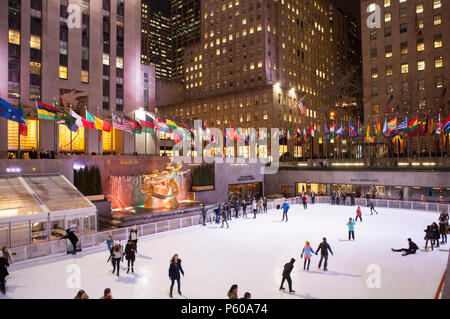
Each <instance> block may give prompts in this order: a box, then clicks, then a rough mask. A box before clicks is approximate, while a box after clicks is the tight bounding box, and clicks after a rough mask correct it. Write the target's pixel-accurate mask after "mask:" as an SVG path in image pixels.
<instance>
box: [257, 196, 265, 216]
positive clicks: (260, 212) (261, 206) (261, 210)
mask: <svg viewBox="0 0 450 319" xmlns="http://www.w3.org/2000/svg"><path fill="white" fill-rule="evenodd" d="M263 213H264V203H263V199H262V197H261V198H260V199H259V201H258V214H263Z"/></svg>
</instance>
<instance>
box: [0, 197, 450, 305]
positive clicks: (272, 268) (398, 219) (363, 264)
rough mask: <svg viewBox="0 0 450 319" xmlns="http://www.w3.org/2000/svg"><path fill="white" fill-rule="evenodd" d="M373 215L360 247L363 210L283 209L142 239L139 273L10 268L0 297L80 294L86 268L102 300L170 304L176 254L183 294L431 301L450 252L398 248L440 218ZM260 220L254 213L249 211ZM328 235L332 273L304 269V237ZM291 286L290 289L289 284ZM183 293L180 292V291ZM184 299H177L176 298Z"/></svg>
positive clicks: (103, 267)
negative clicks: (373, 275) (288, 274)
mask: <svg viewBox="0 0 450 319" xmlns="http://www.w3.org/2000/svg"><path fill="white" fill-rule="evenodd" d="M377 209H378V211H379V213H380V214H379V215H373V216H370V214H369V212H368V209H367V208H365V207H362V210H363V223H359V222H358V223H357V225H356V228H355V235H356V241H352V242H349V241H346V238H347V226H346V223H347V220H348V218H349V217H355V207H350V206H330V205H325V204H316V205H314V206H313V205H309V208H308V210H307V211H304V210H303V208H302V207H300V206H299V205H294V206H292V207H291V210H290V211H289V222H288V223H285V222H283V223H281V222H280V220H281V210H278V211H276V210H273V211H271V212H269V214H267V215H258V216H257V219H256V220H253V219H251V218H249V219H242V218H240V219H238V220H234V218H233V221H231V222H229V223H230V228H229V229H225V228H224V229H221V228H220V227H218V226H217V225H215V224H208V225H207V226H206V227H202V226H195V227H192V228H189V229H185V230H181V231H175V232H171V233H166V234H165V235H163V236H159V237H157V238H154V237H153V238H151V237H150V238H148V239H145V240H144V239H142V240H140V241H139V243H138V251H139V254H138V255H137V260H136V264H135V274H134V275H133V274H126V271H124V267H125V264H122V269H121V274H120V277H119V278H117V277H116V276H115V275H112V274H111V269H112V267H111V265H110V264H107V263H106V259H107V257H108V253H107V252H106V244H105V250H104V251H101V252H91V253H89V252H83V253H79V254H77V255H76V256H75V257H72V256H67V257H64V258H61V257H60V258H56V259H53V260H52V259H50V260H49V261H48V262H47V263H45V264H40V265H36V266H31V267H27V268H22V269H17V270H11V271H10V273H11V276H10V277H9V278H8V279H7V296H6V297H3V296H0V299H2V298H36V299H37V298H73V297H74V295H75V294H76V292H77V291H78V289H77V288H67V284H66V281H67V278H68V276H69V275H70V274H69V273H68V272H67V268H68V266H69V265H71V264H78V265H79V266H80V269H81V288H82V289H84V290H85V291H86V292H87V293H88V295H89V296H90V298H99V297H100V296H101V295H102V292H103V289H104V288H106V287H109V288H111V289H112V294H113V297H114V298H168V293H169V284H170V282H169V278H168V266H169V259H170V258H171V256H172V255H173V254H174V253H178V254H179V255H180V258H181V259H182V261H183V263H182V265H183V268H184V270H185V273H186V277H184V278H182V281H181V286H182V287H181V288H182V289H181V290H182V292H183V294H184V298H189V299H195V298H226V294H227V291H228V289H229V287H230V286H231V285H232V284H235V283H236V284H238V285H239V293H238V295H239V297H241V296H242V295H243V294H244V292H246V291H249V292H251V293H252V297H253V298H271V299H272V298H274V299H276V298H320V299H321V298H433V296H434V294H435V292H436V289H437V287H438V285H439V281H440V279H441V277H442V275H443V272H444V269H445V267H446V262H447V259H448V246H443V247H442V246H441V250H439V249H435V250H434V251H433V252H431V251H428V252H424V251H418V253H417V254H416V255H411V256H406V257H402V256H401V253H393V252H391V248H392V247H394V248H402V247H407V242H406V238H408V237H411V238H412V239H413V241H415V242H416V243H417V245H418V246H419V247H420V248H421V249H422V250H423V247H424V241H423V237H424V232H423V230H424V229H425V226H426V225H428V224H431V223H432V222H433V221H436V220H437V218H438V215H437V214H434V213H427V212H420V211H408V210H400V209H383V208H377ZM248 216H249V217H252V215H250V214H249V215H248ZM323 236H326V237H327V238H328V242H329V244H330V246H331V248H332V250H333V252H334V256H331V255H330V257H329V265H328V269H329V271H328V272H323V271H318V270H317V264H318V261H319V256H313V258H312V261H311V271H310V272H304V271H303V259H300V252H301V249H302V248H303V246H304V244H305V241H306V240H308V241H310V242H311V243H312V248H313V249H314V250H315V249H316V248H317V246H318V244H319V242H320V240H321V238H322V237H323ZM291 257H294V258H296V259H297V262H296V263H295V267H294V270H293V272H292V279H293V288H294V289H295V290H296V293H295V294H293V295H289V294H286V293H283V292H279V291H278V288H279V285H280V280H281V272H282V269H283V265H284V264H285V263H286V262H288V261H289V259H290V258H291ZM372 264H375V265H378V266H379V267H380V270H381V277H380V278H381V287H380V288H368V286H367V284H366V282H367V280H368V277H369V275H370V273H368V272H367V267H368V266H369V265H372ZM285 287H286V288H287V284H285ZM174 292H176V289H174ZM174 297H175V298H179V297H178V294H176V293H175V294H174Z"/></svg>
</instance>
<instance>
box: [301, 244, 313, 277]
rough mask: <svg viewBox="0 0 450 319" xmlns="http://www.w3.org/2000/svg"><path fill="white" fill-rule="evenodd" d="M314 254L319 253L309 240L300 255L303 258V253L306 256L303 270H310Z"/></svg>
mask: <svg viewBox="0 0 450 319" xmlns="http://www.w3.org/2000/svg"><path fill="white" fill-rule="evenodd" d="M312 254H316V255H317V253H316V252H315V251H314V250H313V249H312V248H311V246H310V244H309V241H307V242H306V245H305V247H303V250H302V254H301V256H300V258H303V255H304V256H305V262H304V263H303V270H307V271H309V264H310V263H311V256H312Z"/></svg>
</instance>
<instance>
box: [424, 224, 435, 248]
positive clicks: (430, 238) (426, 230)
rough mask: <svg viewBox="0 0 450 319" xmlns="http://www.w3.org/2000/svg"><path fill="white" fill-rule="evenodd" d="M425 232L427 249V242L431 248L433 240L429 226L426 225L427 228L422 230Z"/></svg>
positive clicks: (426, 246)
mask: <svg viewBox="0 0 450 319" xmlns="http://www.w3.org/2000/svg"><path fill="white" fill-rule="evenodd" d="M424 232H425V238H424V239H425V249H428V242H430V244H431V250H433V242H434V233H433V230H432V229H431V226H430V225H428V226H427V228H426V229H425V230H424Z"/></svg>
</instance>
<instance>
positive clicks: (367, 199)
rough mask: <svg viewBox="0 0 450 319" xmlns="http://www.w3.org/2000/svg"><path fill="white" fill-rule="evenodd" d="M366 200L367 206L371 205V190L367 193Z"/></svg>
mask: <svg viewBox="0 0 450 319" xmlns="http://www.w3.org/2000/svg"><path fill="white" fill-rule="evenodd" d="M366 202H367V207H369V206H370V194H369V192H367V193H366Z"/></svg>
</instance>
